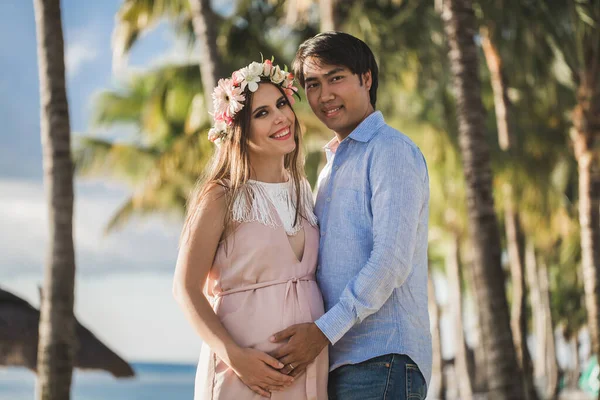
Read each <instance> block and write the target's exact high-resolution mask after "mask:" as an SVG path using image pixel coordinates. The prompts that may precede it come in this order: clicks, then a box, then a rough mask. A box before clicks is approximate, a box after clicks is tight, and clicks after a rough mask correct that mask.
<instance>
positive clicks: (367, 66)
mask: <svg viewBox="0 0 600 400" xmlns="http://www.w3.org/2000/svg"><path fill="white" fill-rule="evenodd" d="M309 57H314V58H316V59H317V60H318V62H321V63H324V64H329V65H339V66H344V67H346V68H348V69H349V70H350V71H351V72H352V73H353V74H357V75H358V77H359V79H360V84H361V85H362V84H363V81H362V74H364V73H366V72H368V71H371V80H372V83H371V89H370V90H369V97H370V99H371V104H372V105H373V108H375V103H376V102H377V86H378V84H379V79H378V74H379V69H378V68H377V62H376V61H375V56H373V52H372V51H371V49H370V48H369V46H367V44H366V43H365V42H363V41H362V40H360V39H358V38H356V37H354V36H352V35H349V34H347V33H343V32H323V33H319V34H318V35H316V36H314V37H312V38H310V39H308V40H306V41H305V42H304V43H302V44H301V45H300V47H299V48H298V51H297V52H296V57H295V58H294V61H293V63H292V68H293V70H294V75H295V76H296V77H297V78H298V81H299V82H300V84H301V85H302V86H303V87H304V68H303V66H304V62H305V60H306V59H307V58H309Z"/></svg>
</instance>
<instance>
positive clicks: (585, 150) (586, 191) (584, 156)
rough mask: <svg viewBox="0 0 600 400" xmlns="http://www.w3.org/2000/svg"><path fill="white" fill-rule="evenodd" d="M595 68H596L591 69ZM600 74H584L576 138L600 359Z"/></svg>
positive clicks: (584, 247)
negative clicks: (598, 82) (599, 85)
mask: <svg viewBox="0 0 600 400" xmlns="http://www.w3.org/2000/svg"><path fill="white" fill-rule="evenodd" d="M591 70H593V68H592V69H591ZM597 79H598V77H597V76H594V75H593V74H591V73H589V72H588V73H587V74H586V73H583V74H581V81H580V84H579V88H578V91H577V101H578V104H577V106H576V107H575V110H574V112H573V125H574V128H575V129H574V131H575V132H574V134H573V135H572V139H573V142H574V147H575V157H576V158H577V165H578V167H579V168H578V169H579V224H580V226H581V265H582V270H583V284H584V285H583V286H584V290H585V306H586V309H587V315H588V326H589V330H590V339H591V344H592V353H593V354H595V355H596V356H598V359H599V360H600V282H599V281H598V279H599V274H600V271H599V268H600V209H599V207H600V160H599V158H598V157H599V155H598V150H597V146H598V144H597V141H598V139H599V138H600V122H598V118H599V115H600V93H599V90H598V88H597V86H598V84H597V82H596V80H597Z"/></svg>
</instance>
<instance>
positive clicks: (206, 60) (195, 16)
mask: <svg viewBox="0 0 600 400" xmlns="http://www.w3.org/2000/svg"><path fill="white" fill-rule="evenodd" d="M189 1H190V7H191V9H192V24H193V25H194V32H195V34H196V37H197V39H198V44H199V46H200V75H201V78H202V87H203V88H204V101H205V103H206V107H207V109H208V110H209V111H212V109H213V101H212V90H213V88H214V87H215V86H217V81H218V79H219V71H220V70H221V56H220V55H219V52H218V50H217V34H216V26H215V21H216V18H215V15H214V13H213V11H212V8H211V7H210V0H189Z"/></svg>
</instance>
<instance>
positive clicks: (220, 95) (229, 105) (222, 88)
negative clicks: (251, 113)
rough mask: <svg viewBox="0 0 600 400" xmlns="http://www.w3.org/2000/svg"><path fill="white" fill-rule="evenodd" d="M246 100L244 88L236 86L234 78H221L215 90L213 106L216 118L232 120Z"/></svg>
mask: <svg viewBox="0 0 600 400" xmlns="http://www.w3.org/2000/svg"><path fill="white" fill-rule="evenodd" d="M244 100H245V97H244V94H243V93H242V89H241V88H239V87H235V86H234V84H233V80H232V79H230V78H228V79H219V83H218V85H217V87H216V88H215V90H214V92H213V107H214V113H215V120H221V119H222V120H231V119H233V117H234V116H235V114H236V113H237V112H238V111H240V110H241V109H242V108H243V107H244V105H243V104H242V102H243V101H244Z"/></svg>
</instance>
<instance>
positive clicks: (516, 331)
mask: <svg viewBox="0 0 600 400" xmlns="http://www.w3.org/2000/svg"><path fill="white" fill-rule="evenodd" d="M480 33H481V35H480V37H481V44H482V48H483V53H484V55H485V60H486V63H487V66H488V69H489V71H490V80H491V84H492V89H493V94H494V108H495V111H496V113H495V114H496V126H497V130H498V142H499V145H500V148H501V149H502V150H503V151H505V152H506V153H507V156H508V158H509V159H510V161H511V162H510V164H509V165H511V166H514V162H515V161H516V160H515V158H516V157H517V156H518V155H517V152H515V151H514V147H515V132H514V130H515V129H514V128H513V127H514V125H513V123H512V119H513V118H514V116H513V115H512V114H513V108H512V104H511V101H510V99H509V97H508V88H509V85H508V79H507V76H506V71H505V66H504V63H503V59H502V56H501V54H500V50H499V48H498V45H497V43H496V42H497V36H498V33H497V29H496V26H495V24H494V23H488V25H487V26H485V25H484V26H482V27H481V29H480ZM502 186H503V187H502V203H503V208H504V227H505V230H506V247H507V253H508V260H509V266H510V273H511V287H512V296H511V329H512V334H513V340H514V345H515V350H516V352H517V360H518V361H519V366H520V367H521V371H522V372H523V384H524V385H525V390H526V393H527V398H528V399H529V400H537V398H538V396H537V393H536V390H535V384H534V380H533V371H532V369H533V368H532V365H531V356H530V354H529V349H528V348H527V288H526V285H525V267H524V258H525V257H524V247H525V246H524V235H523V230H522V227H521V222H520V217H519V211H518V208H517V207H516V206H515V200H516V195H515V189H514V187H513V183H512V181H511V180H506V181H505V182H504V184H503V185H502Z"/></svg>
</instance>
